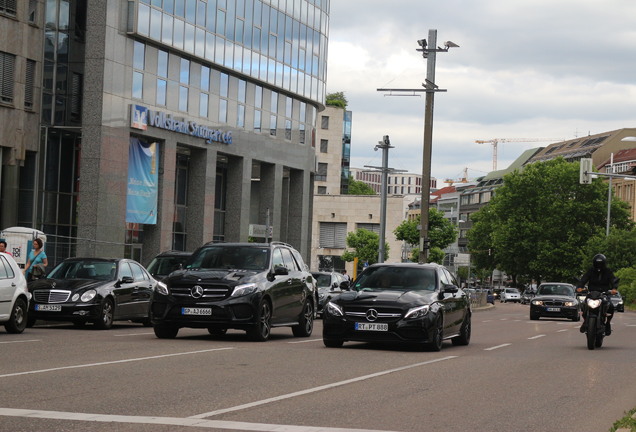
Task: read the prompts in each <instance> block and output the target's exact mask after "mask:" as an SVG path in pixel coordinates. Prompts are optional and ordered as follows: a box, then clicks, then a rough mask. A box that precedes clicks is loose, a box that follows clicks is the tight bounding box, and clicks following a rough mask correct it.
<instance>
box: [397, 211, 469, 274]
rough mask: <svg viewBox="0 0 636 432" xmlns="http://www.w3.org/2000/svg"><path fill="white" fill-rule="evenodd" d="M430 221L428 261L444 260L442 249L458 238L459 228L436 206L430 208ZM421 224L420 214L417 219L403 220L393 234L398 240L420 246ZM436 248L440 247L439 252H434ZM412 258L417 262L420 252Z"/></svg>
mask: <svg viewBox="0 0 636 432" xmlns="http://www.w3.org/2000/svg"><path fill="white" fill-rule="evenodd" d="M428 221H429V224H428V237H429V239H430V240H431V243H430V247H431V249H430V250H429V256H428V262H442V260H443V259H444V252H443V251H442V249H444V248H445V247H447V246H448V245H450V244H452V243H453V242H454V241H455V240H456V239H457V228H456V227H455V226H454V225H453V224H452V223H451V221H450V220H449V219H446V218H445V217H444V213H443V212H441V211H439V210H437V209H436V208H431V209H429V211H428ZM419 225H420V215H418V216H417V217H416V218H415V219H412V220H405V221H402V223H401V224H400V225H398V226H397V228H395V230H393V234H395V238H396V239H398V240H402V241H405V242H406V243H408V244H409V245H411V246H415V245H418V246H419V244H420V230H419V228H418V226H419ZM434 249H438V250H439V252H435V254H434ZM440 252H441V255H442V257H441V259H439V255H440ZM411 259H412V260H413V261H415V262H417V260H418V259H419V253H417V251H415V253H414V257H412V258H411Z"/></svg>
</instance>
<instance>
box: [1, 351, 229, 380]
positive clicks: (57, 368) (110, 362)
mask: <svg viewBox="0 0 636 432" xmlns="http://www.w3.org/2000/svg"><path fill="white" fill-rule="evenodd" d="M231 349H234V348H233V347H228V348H214V349H208V350H201V351H189V352H182V353H174V354H162V355H156V356H150V357H139V358H131V359H124V360H113V361H107V362H99V363H88V364H82V365H75V366H62V367H56V368H50V369H40V370H33V371H26V372H15V373H8V374H3V375H0V378H7V377H14V376H20V375H32V374H38V373H45V372H53V371H59V370H65V369H79V368H86V367H94V366H105V365H111V364H118V363H129V362H136V361H144V360H151V359H159V358H166V357H175V356H182V355H190V354H202V353H207V352H213V351H224V350H231Z"/></svg>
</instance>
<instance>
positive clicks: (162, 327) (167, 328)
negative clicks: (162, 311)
mask: <svg viewBox="0 0 636 432" xmlns="http://www.w3.org/2000/svg"><path fill="white" fill-rule="evenodd" d="M153 330H154V331H155V336H157V337H158V338H159V339H174V338H176V337H177V333H179V327H176V326H172V325H167V324H157V325H155V326H154V327H153Z"/></svg>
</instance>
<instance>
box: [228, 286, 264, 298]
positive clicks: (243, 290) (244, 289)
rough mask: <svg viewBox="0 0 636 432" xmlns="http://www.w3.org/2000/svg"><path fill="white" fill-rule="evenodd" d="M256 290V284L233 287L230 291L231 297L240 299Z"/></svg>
mask: <svg viewBox="0 0 636 432" xmlns="http://www.w3.org/2000/svg"><path fill="white" fill-rule="evenodd" d="M257 289H258V287H257V286H256V284H244V285H237V286H235V287H234V291H232V296H231V297H241V296H244V295H248V294H252V293H253V292H256V290H257Z"/></svg>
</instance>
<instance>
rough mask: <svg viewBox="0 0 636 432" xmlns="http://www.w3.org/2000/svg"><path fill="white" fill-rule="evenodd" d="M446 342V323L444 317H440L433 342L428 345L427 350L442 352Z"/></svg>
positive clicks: (436, 324) (436, 323) (436, 322)
mask: <svg viewBox="0 0 636 432" xmlns="http://www.w3.org/2000/svg"><path fill="white" fill-rule="evenodd" d="M443 342H444V322H443V320H442V317H438V318H437V321H435V331H434V332H433V340H431V342H430V343H428V344H426V348H428V350H429V351H435V352H438V351H441V350H442V343H443Z"/></svg>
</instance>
